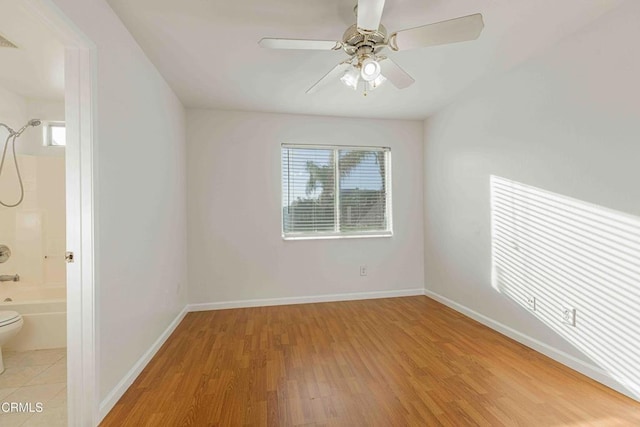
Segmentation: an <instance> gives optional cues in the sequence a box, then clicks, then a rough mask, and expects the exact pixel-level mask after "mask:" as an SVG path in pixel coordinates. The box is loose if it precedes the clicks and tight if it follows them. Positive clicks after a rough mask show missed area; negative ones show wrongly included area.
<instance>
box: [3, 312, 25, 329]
mask: <svg viewBox="0 0 640 427" xmlns="http://www.w3.org/2000/svg"><path fill="white" fill-rule="evenodd" d="M20 319H22V317H21V316H20V314H19V313H18V312H16V311H0V328H1V327H3V326H7V325H11V324H12V323H16V322H18V321H20Z"/></svg>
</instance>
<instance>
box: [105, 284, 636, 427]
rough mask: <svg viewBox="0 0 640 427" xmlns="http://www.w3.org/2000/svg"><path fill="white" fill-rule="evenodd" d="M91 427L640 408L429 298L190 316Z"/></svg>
mask: <svg viewBox="0 0 640 427" xmlns="http://www.w3.org/2000/svg"><path fill="white" fill-rule="evenodd" d="M101 425H102V426H142V425H148V426H158V425H162V426H210V425H211V426H214V425H215V426H236V425H256V426H263V425H264V426H289V425H318V426H320V425H322V426H325V425H326V426H359V425H363V426H370V425H372V426H377V425H379V426H389V425H417V426H421V425H429V426H438V425H442V426H466V425H470V426H471V425H474V426H476V425H478V426H500V425H504V426H546V425H549V426H551V425H554V426H572V427H573V426H578V425H596V426H609V425H611V426H613V425H615V426H625V425H629V426H637V425H640V404H639V403H638V402H635V401H633V400H631V399H629V398H627V397H625V396H623V395H621V394H619V393H617V392H615V391H613V390H611V389H609V388H607V387H604V386H602V385H601V384H598V383H596V382H595V381H593V380H591V379H589V378H587V377H585V376H583V375H581V374H579V373H577V372H575V371H572V370H570V369H569V368H567V367H565V366H563V365H560V364H559V363H557V362H555V361H553V360H551V359H549V358H547V357H545V356H543V355H541V354H539V353H537V352H535V351H533V350H531V349H529V348H527V347H525V346H523V345H521V344H519V343H517V342H515V341H513V340H511V339H509V338H507V337H505V336H503V335H500V334H499V333H497V332H495V331H493V330H491V329H489V328H487V327H485V326H483V325H481V324H479V323H477V322H475V321H473V320H471V319H469V318H467V317H465V316H463V315H461V314H460V313H457V312H455V311H453V310H451V309H449V308H447V307H445V306H443V305H442V304H439V303H437V302H435V301H433V300H431V299H429V298H427V297H421V296H418V297H406V298H392V299H379V300H368V301H348V302H336V303H323V304H304V305H291V306H278V307H256V308H247V309H232V310H219V311H210V312H198V313H189V314H188V315H187V316H186V317H185V319H184V320H183V321H182V323H181V324H180V325H179V326H178V328H176V331H175V332H174V333H173V334H172V336H171V337H170V338H169V339H168V340H167V342H166V343H165V344H164V345H163V347H162V348H161V349H160V350H159V351H158V353H157V354H156V356H155V357H154V358H153V360H152V361H151V362H150V363H149V365H148V366H147V367H146V368H145V369H144V371H143V372H142V373H141V374H140V376H139V377H138V378H137V380H136V381H135V382H134V383H133V385H132V386H131V387H130V388H129V390H128V391H127V392H126V393H125V395H124V396H123V397H122V399H120V401H119V402H118V403H117V404H116V406H115V407H114V408H113V410H112V411H111V412H110V413H109V414H108V415H107V417H106V418H105V419H104V421H103V422H102V424H101Z"/></svg>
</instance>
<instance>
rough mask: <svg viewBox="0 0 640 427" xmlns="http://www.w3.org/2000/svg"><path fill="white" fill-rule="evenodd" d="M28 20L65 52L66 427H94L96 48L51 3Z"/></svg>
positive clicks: (36, 3) (32, 5)
mask: <svg viewBox="0 0 640 427" xmlns="http://www.w3.org/2000/svg"><path fill="white" fill-rule="evenodd" d="M23 5H24V7H26V8H27V9H28V10H29V11H30V12H31V13H32V15H35V16H37V17H38V18H39V19H40V20H41V21H42V24H43V25H45V26H47V27H48V28H49V29H50V30H51V31H53V32H54V34H55V35H56V37H57V38H58V39H59V40H60V41H61V42H62V43H63V44H64V46H65V121H66V127H67V145H66V150H65V157H66V217H67V219H66V224H67V250H69V251H72V252H74V255H75V262H74V263H72V264H67V408H68V411H67V413H68V424H69V425H72V426H92V425H96V424H97V423H98V421H97V414H98V398H97V396H98V395H99V394H98V381H99V378H98V372H97V366H98V360H97V358H98V340H97V320H96V304H95V295H96V281H95V275H96V268H95V265H94V251H95V236H94V223H95V212H94V196H95V195H94V166H93V165H94V154H93V153H94V151H93V147H94V144H95V129H96V127H95V111H96V93H97V52H96V46H95V44H94V43H93V42H92V41H91V40H90V39H89V38H88V37H86V35H85V34H83V33H82V31H81V30H80V29H79V28H78V27H77V26H76V25H75V24H74V23H73V22H72V21H71V20H70V19H69V18H68V17H67V16H66V15H65V14H64V13H63V12H62V10H60V8H59V7H58V6H57V4H56V3H55V2H54V1H53V0H26V1H25V2H24V3H23Z"/></svg>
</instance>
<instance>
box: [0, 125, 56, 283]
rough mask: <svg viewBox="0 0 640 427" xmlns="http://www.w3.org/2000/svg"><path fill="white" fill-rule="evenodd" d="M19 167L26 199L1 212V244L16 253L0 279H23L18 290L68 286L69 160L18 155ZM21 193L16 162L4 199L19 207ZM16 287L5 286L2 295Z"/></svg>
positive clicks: (1, 267) (3, 186)
mask: <svg viewBox="0 0 640 427" xmlns="http://www.w3.org/2000/svg"><path fill="white" fill-rule="evenodd" d="M38 131H39V129H37V130H34V131H33V132H38ZM0 136H2V138H3V139H4V135H0ZM17 142H18V143H19V142H20V141H19V140H18V141H17ZM11 160H13V159H12V158H11ZM18 162H19V164H20V171H21V174H22V179H23V182H24V189H25V195H24V201H23V202H22V204H20V205H19V206H17V207H15V208H6V207H0V244H5V245H7V246H9V247H10V248H11V252H12V255H11V258H10V259H9V260H8V261H7V262H5V263H3V264H0V274H16V273H17V274H19V275H20V282H19V283H18V284H16V285H20V288H24V287H27V286H28V287H31V286H34V287H41V286H47V287H49V286H65V283H66V272H65V263H64V251H65V233H66V230H65V226H66V224H65V163H64V157H59V156H56V157H43V156H31V155H18ZM19 194H20V193H19V186H18V181H17V179H16V177H15V169H14V167H13V162H12V161H11V162H5V171H4V173H3V176H2V177H1V179H0V198H2V200H3V201H9V202H14V201H15V200H17V199H18V198H19ZM10 285H13V284H12V283H9V282H3V283H0V291H2V294H5V293H6V292H4V291H5V289H3V288H8V287H9V286H10Z"/></svg>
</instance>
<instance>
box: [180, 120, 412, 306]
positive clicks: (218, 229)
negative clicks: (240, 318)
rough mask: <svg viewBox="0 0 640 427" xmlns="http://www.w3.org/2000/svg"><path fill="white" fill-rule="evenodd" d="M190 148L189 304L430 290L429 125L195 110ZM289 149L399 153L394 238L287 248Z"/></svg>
mask: <svg viewBox="0 0 640 427" xmlns="http://www.w3.org/2000/svg"><path fill="white" fill-rule="evenodd" d="M187 141H188V150H187V151H188V166H189V167H188V171H189V172H188V184H189V185H188V187H189V192H188V199H189V210H188V212H189V302H190V303H213V302H228V301H238V300H250V299H264V298H286V297H305V296H317V295H326V294H341V293H355V292H370V291H398V290H404V289H416V288H418V289H421V288H422V287H423V283H424V282H423V243H422V242H423V235H422V195H423V191H422V165H421V158H422V124H421V122H415V121H392V120H363V119H343V118H332V117H311V116H297V115H284V114H264V113H240V112H227V111H213V110H189V111H188V113H187ZM282 143H305V144H338V145H379V146H389V147H391V153H392V162H393V164H392V170H393V172H392V173H393V176H392V178H393V183H392V185H393V222H394V236H393V237H392V238H370V239H340V240H305V241H283V240H282V237H281V224H280V221H281V219H280V218H281V181H280V176H281V175H280V174H281V171H280V165H281V160H280V144H282ZM360 265H367V266H368V268H369V272H368V276H366V277H361V276H360V275H359V266H360Z"/></svg>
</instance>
